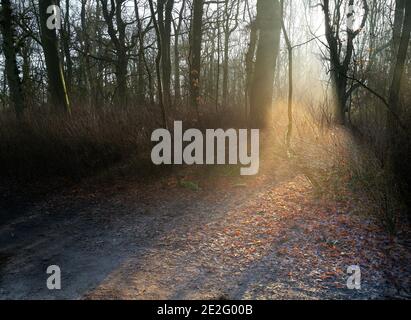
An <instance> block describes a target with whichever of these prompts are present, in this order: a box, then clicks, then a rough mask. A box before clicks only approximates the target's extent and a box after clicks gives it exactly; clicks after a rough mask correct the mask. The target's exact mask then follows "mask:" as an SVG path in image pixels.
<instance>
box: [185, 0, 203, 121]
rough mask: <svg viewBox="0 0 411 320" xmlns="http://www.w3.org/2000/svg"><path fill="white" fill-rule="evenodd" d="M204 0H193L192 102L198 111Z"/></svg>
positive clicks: (191, 36) (191, 49)
mask: <svg viewBox="0 0 411 320" xmlns="http://www.w3.org/2000/svg"><path fill="white" fill-rule="evenodd" d="M203 4H204V0H193V16H192V21H191V34H190V75H189V76H190V95H191V104H192V106H193V107H194V108H195V110H196V112H197V118H199V110H198V107H199V105H200V71H201V39H202V22H203ZM197 120H199V119H197Z"/></svg>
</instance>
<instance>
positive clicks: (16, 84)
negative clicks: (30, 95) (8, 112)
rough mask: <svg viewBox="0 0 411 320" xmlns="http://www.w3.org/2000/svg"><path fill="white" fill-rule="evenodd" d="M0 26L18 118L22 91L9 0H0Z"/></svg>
mask: <svg viewBox="0 0 411 320" xmlns="http://www.w3.org/2000/svg"><path fill="white" fill-rule="evenodd" d="M1 5H2V9H1V12H0V14H1V16H0V27H1V33H2V35H3V51H4V56H5V59H6V61H5V68H6V76H7V81H8V84H9V88H10V96H11V100H12V101H13V104H14V110H15V112H16V116H17V117H18V118H19V117H20V116H21V115H22V113H23V109H24V101H23V92H22V87H21V81H20V77H19V70H18V68H17V62H16V48H15V47H14V28H13V23H12V11H11V5H10V0H1Z"/></svg>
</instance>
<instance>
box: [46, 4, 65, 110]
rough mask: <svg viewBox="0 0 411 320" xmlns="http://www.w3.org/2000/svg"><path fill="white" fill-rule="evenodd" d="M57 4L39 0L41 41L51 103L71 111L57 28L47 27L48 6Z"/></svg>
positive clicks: (58, 107)
mask: <svg viewBox="0 0 411 320" xmlns="http://www.w3.org/2000/svg"><path fill="white" fill-rule="evenodd" d="M51 5H56V1H54V0H39V10H40V31H41V42H42V46H43V51H44V59H45V62H46V69H47V77H48V89H49V93H50V98H51V103H52V104H53V105H54V107H55V108H57V109H60V110H63V111H65V112H70V102H69V97H68V94H67V88H66V83H65V80H64V74H63V67H62V65H61V61H60V57H59V53H58V41H57V35H56V30H55V29H49V28H48V27H47V19H48V17H49V15H48V13H47V8H48V7H49V6H51Z"/></svg>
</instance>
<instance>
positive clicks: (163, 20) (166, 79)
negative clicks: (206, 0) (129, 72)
mask: <svg viewBox="0 0 411 320" xmlns="http://www.w3.org/2000/svg"><path fill="white" fill-rule="evenodd" d="M173 5H174V0H159V1H158V2H157V15H158V28H159V32H160V39H161V40H160V41H161V71H162V78H163V79H162V80H163V81H162V85H163V100H164V105H165V107H167V108H168V107H170V105H171V95H170V91H171V90H170V89H171V87H170V84H171V81H170V79H171V59H170V47H171V45H170V44H171V22H172V10H173Z"/></svg>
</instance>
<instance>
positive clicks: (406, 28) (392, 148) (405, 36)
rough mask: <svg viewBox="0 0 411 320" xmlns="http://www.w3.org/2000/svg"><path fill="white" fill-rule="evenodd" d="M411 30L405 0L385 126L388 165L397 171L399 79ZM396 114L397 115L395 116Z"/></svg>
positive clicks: (410, 5) (410, 7) (410, 13)
mask: <svg viewBox="0 0 411 320" xmlns="http://www.w3.org/2000/svg"><path fill="white" fill-rule="evenodd" d="M410 32H411V1H407V2H406V4H405V13H404V18H403V26H402V33H401V37H400V39H399V43H398V51H397V57H396V61H395V65H394V69H393V78H392V82H391V87H390V91H389V97H388V104H389V106H390V112H389V113H388V117H387V118H388V119H387V126H388V134H389V145H388V150H389V153H388V156H389V165H390V166H391V168H392V169H393V170H394V172H395V171H397V172H398V170H397V169H398V167H399V165H400V164H401V162H402V161H403V159H400V157H398V151H399V150H400V148H401V145H400V141H399V139H398V137H399V135H398V130H399V124H398V118H397V117H398V116H399V115H400V113H401V110H400V106H399V95H400V89H401V81H402V78H403V74H404V66H405V61H406V59H407V50H408V46H409V43H410ZM396 116H397V117H396Z"/></svg>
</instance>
